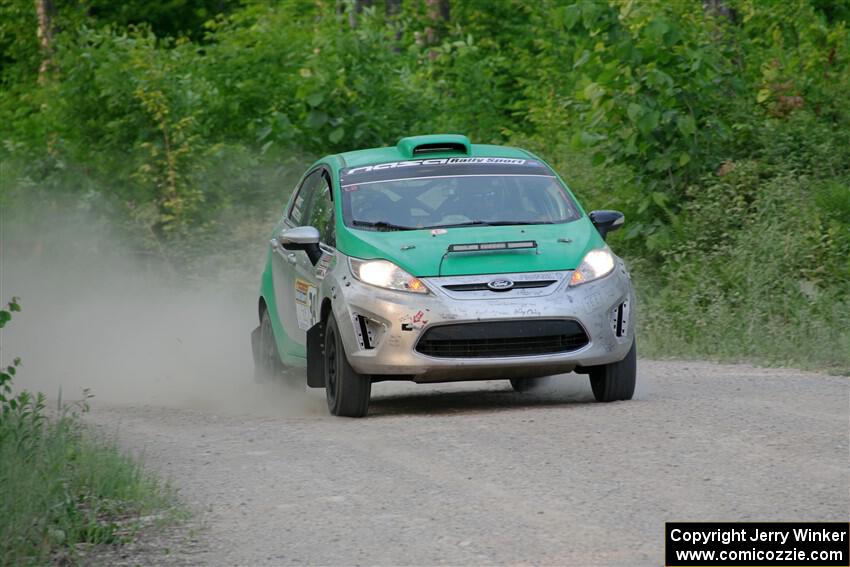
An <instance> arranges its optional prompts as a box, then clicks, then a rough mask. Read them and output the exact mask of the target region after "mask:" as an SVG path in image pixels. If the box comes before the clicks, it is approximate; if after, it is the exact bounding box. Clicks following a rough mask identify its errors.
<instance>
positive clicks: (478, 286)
mask: <svg viewBox="0 0 850 567" xmlns="http://www.w3.org/2000/svg"><path fill="white" fill-rule="evenodd" d="M557 281H558V280H529V281H519V282H514V286H513V287H512V288H511V289H533V288H537V287H548V286H550V285H552V284H553V283H555V282H557ZM443 288H445V289H447V290H449V291H493V290H491V289H490V288H489V287H487V282H475V283H464V284H446V285H444V286H443Z"/></svg>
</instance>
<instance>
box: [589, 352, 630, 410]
mask: <svg viewBox="0 0 850 567" xmlns="http://www.w3.org/2000/svg"><path fill="white" fill-rule="evenodd" d="M636 344H637V342H636V341H632V348H630V349H629V353H628V354H627V355H626V358H624V359H623V360H621V361H619V362H612V363H611V364H603V365H601V366H594V367H591V368H590V369H589V370H590V372H589V374H590V387H591V389H592V390H593V397H594V398H596V401H597V402H615V401H617V400H631V399H632V396H633V395H634V393H635V382H636V378H637V346H636Z"/></svg>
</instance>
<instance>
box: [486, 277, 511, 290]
mask: <svg viewBox="0 0 850 567" xmlns="http://www.w3.org/2000/svg"><path fill="white" fill-rule="evenodd" d="M487 287H489V288H490V289H491V290H492V291H509V290H511V289H513V288H514V282H512V281H511V280H506V279H501V280H491V281H490V282H488V283H487Z"/></svg>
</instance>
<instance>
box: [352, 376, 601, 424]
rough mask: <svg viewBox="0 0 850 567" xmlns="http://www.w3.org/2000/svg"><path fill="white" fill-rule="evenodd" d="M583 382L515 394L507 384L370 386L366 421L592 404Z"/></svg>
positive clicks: (548, 382) (564, 380)
mask: <svg viewBox="0 0 850 567" xmlns="http://www.w3.org/2000/svg"><path fill="white" fill-rule="evenodd" d="M586 380H587V379H586V378H585V377H584V376H577V375H570V376H569V377H568V376H555V377H549V378H546V379H545V380H544V381H543V382H541V383H540V385H538V386H536V387H534V388H533V389H532V390H530V391H528V392H515V391H514V390H513V389H512V388H511V386H510V384H509V383H508V381H507V380H497V381H496V380H494V381H486V382H461V383H451V384H427V385H426V384H405V385H404V386H402V385H401V384H392V385H391V386H389V387H384V388H382V387H381V386H382V385H383V384H386V383H380V384H376V385H375V386H373V390H372V400H371V404H370V406H369V417H370V418H373V417H381V416H393V415H403V414H407V415H445V414H461V413H491V412H502V411H511V410H521V409H527V408H532V407H552V406H564V407H566V406H581V405H589V404H595V402H594V400H593V394H592V392H591V390H590V386H589V385H588V384H586ZM419 389H421V391H417V390H419ZM393 390H395V391H393Z"/></svg>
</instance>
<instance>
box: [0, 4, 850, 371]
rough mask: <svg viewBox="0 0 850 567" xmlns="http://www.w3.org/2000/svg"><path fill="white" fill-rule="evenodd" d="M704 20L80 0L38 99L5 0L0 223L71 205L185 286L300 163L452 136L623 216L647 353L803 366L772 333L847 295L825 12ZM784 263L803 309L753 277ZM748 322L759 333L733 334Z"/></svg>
mask: <svg viewBox="0 0 850 567" xmlns="http://www.w3.org/2000/svg"><path fill="white" fill-rule="evenodd" d="M725 4H726V6H725V7H724V9H721V10H718V11H717V12H715V11H713V10H712V9H710V8H706V7H704V6H703V3H700V2H692V1H690V0H688V1H686V0H675V1H672V2H671V1H662V0H641V1H637V0H624V1H614V0H610V1H604V0H577V1H573V2H567V3H563V2H556V1H554V0H542V1H540V2H533V3H532V2H522V1H520V0H506V1H504V2H490V1H485V0H469V1H467V2H452V3H451V4H450V8H451V10H450V14H449V15H448V17H446V16H447V14H445V13H441V12H440V10H439V6H440V5H442V4H441V3H424V2H405V3H401V4H400V3H398V2H390V1H384V2H381V1H376V2H359V1H354V0H335V1H327V0H323V1H320V2H315V1H313V0H288V1H286V2H279V3H274V4H268V3H253V2H248V3H242V4H237V3H233V2H215V3H213V2H199V3H188V2H182V1H176V2H169V3H166V4H160V5H157V6H153V5H150V3H140V2H129V3H124V4H122V5H121V6H113V5H111V4H110V5H108V6H107V4H106V3H103V2H100V1H99V0H84V1H82V2H79V3H75V4H73V5H61V6H60V7H59V10H58V12H57V14H56V15H55V18H56V22H57V25H56V29H55V31H56V34H55V37H54V43H55V45H54V60H55V66H54V67H55V70H54V72H53V73H52V74H51V75H50V76H49V77H48V78H47V80H44V81H43V82H42V83H38V82H37V81H36V77H37V67H38V64H39V62H40V61H41V57H42V55H43V54H40V53H39V47H38V44H37V42H36V41H35V40H34V36H35V34H34V33H33V31H34V30H33V28H34V26H35V19H34V15H33V13H32V8H31V4H29V3H27V2H25V1H24V0H6V1H5V3H4V4H2V5H0V14H2V15H3V16H4V17H3V18H0V46H2V48H3V62H4V68H3V71H2V79H0V81H2V83H0V84H2V86H3V90H2V91H0V142H2V145H0V168H3V172H4V173H5V175H3V176H2V177H5V179H3V178H0V202H6V201H9V200H10V199H13V198H20V197H21V196H22V195H37V196H38V197H39V198H41V199H45V200H47V201H49V202H55V201H56V199H57V198H56V195H58V194H59V193H72V194H74V195H75V198H76V199H77V200H79V201H81V202H84V203H86V206H91V207H93V208H99V209H100V210H101V211H103V214H104V215H108V216H110V217H111V218H112V219H113V222H115V223H116V224H119V225H121V226H122V227H123V229H125V230H126V232H127V233H128V234H129V235H130V236H131V238H133V239H134V240H135V241H138V242H139V243H140V246H141V247H143V248H144V249H145V251H147V252H153V253H154V254H155V255H156V256H158V257H160V258H161V259H162V260H163V261H164V262H166V263H169V264H171V265H174V266H184V267H185V269H186V270H187V271H191V269H192V267H193V266H195V265H196V259H197V258H198V257H200V256H202V255H205V254H210V253H217V254H224V253H226V251H227V250H230V251H235V250H236V246H237V244H236V243H241V242H246V241H250V236H249V235H250V234H251V233H252V230H256V227H257V226H258V225H260V224H262V223H263V222H266V220H267V219H270V218H273V217H275V216H276V215H277V214H278V212H279V207H280V205H281V204H282V202H283V201H284V199H285V196H286V195H287V194H288V191H289V190H290V189H291V187H292V183H293V181H294V178H295V177H297V175H298V173H299V169H300V168H301V167H302V165H303V164H304V163H305V162H307V161H309V159H310V157H311V156H315V155H321V154H325V153H328V152H334V151H341V150H346V149H353V148H360V147H367V146H375V145H383V144H392V143H394V142H395V141H396V140H397V139H398V138H399V137H401V136H404V135H410V134H421V133H428V132H436V131H446V132H461V133H466V134H468V135H470V136H471V137H472V138H473V139H474V140H475V141H477V142H491V143H509V144H511V143H512V144H517V145H522V146H523V147H528V148H530V149H532V150H534V151H536V152H537V153H539V154H540V155H542V156H543V157H544V158H546V159H547V160H549V161H550V162H552V163H553V164H554V165H555V166H556V167H558V168H559V169H560V170H561V172H562V173H563V175H564V177H565V178H566V179H567V180H568V182H570V184H571V185H572V186H573V188H574V189H576V190H577V191H578V193H579V195H580V196H581V197H582V198H583V200H584V202H585V204H586V205H588V207H589V208H601V207H616V208H620V209H622V210H624V211H625V212H626V214H627V218H628V219H629V220H628V224H627V227H626V229H625V230H624V231H622V233H617V234H615V235H613V236H612V238H613V242H614V244H615V246H616V247H617V249H618V250H619V251H623V252H625V254H626V255H627V257H628V258H629V259H630V260H631V261H632V262H633V264H634V265H635V267H636V273H637V274H636V275H637V278H636V279H637V280H638V281H641V280H644V281H647V282H651V283H650V285H646V286H643V290H642V293H641V295H642V298H643V300H644V301H645V302H646V303H647V304H649V305H651V306H652V309H651V313H650V314H649V315H645V317H646V319H645V321H646V326H645V328H644V332H645V333H646V334H647V337H648V339H647V341H648V342H653V343H655V344H658V345H664V346H663V347H659V348H657V349H656V350H655V352H656V353H676V352H682V353H684V352H687V353H691V354H700V353H702V354H706V353H709V354H710V353H716V354H717V355H718V356H720V355H721V354H722V353H724V352H725V353H727V354H728V355H729V356H756V355H757V354H758V353H762V354H764V355H765V356H768V355H767V354H766V353H768V352H774V353H775V354H774V355H769V356H770V357H772V359H774V360H784V359H783V358H782V356H780V354H781V353H780V351H781V349H780V348H776V349H773V350H771V349H770V347H771V345H780V344H783V342H789V341H795V344H797V345H808V346H800V352H799V353H798V354H795V355H794V359H795V360H796V361H798V363H800V364H802V363H805V361H806V360H807V359H806V357H805V355H804V352H805V351H806V349H807V348H810V349H812V350H816V349H817V347H818V346H819V345H820V344H823V343H824V342H828V341H825V340H824V339H822V338H817V339H816V338H812V339H810V340H809V339H805V340H800V339H799V336H798V335H799V333H798V331H799V328H798V327H795V323H794V322H795V321H804V326H805V325H809V324H811V333H810V336H812V337H815V336H816V335H818V333H826V334H825V335H824V336H827V335H829V334H830V332H832V333H833V334H834V336H836V337H844V336H845V335H844V334H842V333H843V331H842V330H841V327H840V322H838V319H836V318H835V317H834V314H835V313H836V312H837V311H836V310H832V311H830V310H829V309H827V308H826V305H828V302H829V299H828V298H835V297H840V296H841V292H842V291H844V292H846V289H848V287H849V286H850V278H848V275H847V272H846V270H845V267H846V260H845V258H846V257H847V250H848V248H847V246H848V240H850V237H848V236H847V226H848V216H847V215H848V212H847V211H848V206H850V205H848V203H850V197H848V186H847V179H848V167H850V166H849V165H848V164H850V155H848V148H850V140H848V132H850V107H848V106H847V104H846V100H845V99H846V93H847V92H850V36H848V32H847V15H848V4H847V2H845V1H842V2H822V1H820V0H790V1H788V2H783V3H765V2H760V1H757V0H742V1H741V2H735V3H725ZM204 19H206V21H204V22H203V23H202V24H201V23H200V22H201V21H202V20H204ZM26 28H29V29H26ZM782 187H787V188H788V190H787V191H782V190H781V189H782ZM800 211H803V212H804V213H805V214H804V215H802V216H801V214H800ZM801 219H803V220H801ZM801 223H802V224H801ZM768 234H769V235H770V236H771V238H770V239H767V238H766V235H768ZM791 237H793V238H794V240H793V246H792V243H791V241H788V238H791ZM767 240H769V242H771V243H774V244H775V243H778V242H787V246H791V247H792V248H793V249H788V250H786V248H785V247H782V246H779V245H776V246H773V245H771V246H768V244H767V243H766V241H767ZM756 258H759V261H760V262H762V263H764V264H765V265H767V266H768V267H767V268H759V267H758V264H757V263H756ZM789 262H791V263H793V266H794V268H793V269H794V270H795V271H794V276H793V277H792V278H791V279H793V278H799V279H800V281H801V282H802V284H801V285H802V286H803V287H802V288H801V287H799V285H797V284H796V283H795V284H793V285H792V284H791V283H789V281H790V280H788V277H786V278H785V279H783V285H779V284H778V283H770V281H768V278H769V277H777V278H778V277H780V276H779V274H780V273H785V272H784V270H785V269H788V267H789V265H790V264H789ZM774 268H776V269H774ZM708 270H717V272H718V273H717V274H714V275H713V276H711V277H710V276H709V273H708ZM750 270H755V271H757V272H758V273H757V274H754V275H752V276H749V275H748V276H746V277H738V278H732V277H731V276H730V275H729V274H733V273H739V274H740V273H746V272H748V271H750ZM768 274H769V276H768ZM786 280H788V281H786ZM709 282H715V283H716V282H722V285H714V286H713V287H712V285H711V284H710V283H709ZM798 283H799V282H798ZM812 286H814V287H812ZM766 289H769V291H770V294H772V297H771V298H770V300H768V299H765V300H764V301H765V302H767V301H770V302H771V304H770V305H768V304H767V303H765V304H764V305H757V304H756V303H754V302H755V301H756V299H757V298H758V297H763V295H759V294H762V293H763V292H764V291H765V290H766ZM801 290H802V291H801ZM813 290H814V291H813ZM845 295H846V293H845ZM813 298H816V300H814V299H813ZM839 303H840V305H842V306H843V305H844V303H841V302H839ZM777 304H781V305H783V306H784V307H783V309H784V310H785V311H783V312H782V314H777V313H778V312H776V311H775V308H774V306H775V305H777ZM692 308H699V309H701V312H703V313H705V315H704V316H702V317H701V318H698V319H699V320H700V321H702V322H701V323H699V324H697V323H696V322H695V321H696V319H694V317H693V314H692V313H691V312H690V311H689V310H690V309H692ZM842 308H843V307H842ZM786 312H787V313H786ZM644 313H646V311H644ZM754 313H756V314H759V316H762V317H765V318H768V319H770V320H771V321H772V322H773V323H772V324H773V326H772V331H771V333H773V334H771V333H768V334H758V333H757V330H756V328H755V326H748V325H734V324H733V321H735V320H736V318H740V317H743V318H744V319H742V320H749V318H750V317H752V316H754V315H752V314H754ZM780 315H781V316H780ZM810 322H812V323H810ZM730 326H731V327H734V328H735V333H738V334H737V335H736V334H735V333H732V334H730V335H728V336H730V337H732V338H730V339H729V342H728V347H729V348H726V347H724V346H722V345H720V343H719V342H718V340H719V338H720V337H722V336H727V335H726V334H724V332H725V331H724V330H725V329H727V328H728V327H730ZM806 328H808V327H806ZM783 333H784V334H783ZM709 336H711V337H713V338H712V341H713V342H712V344H711V345H707V344H706V341H707V339H706V337H709ZM807 336H809V335H807ZM818 336H819V335H818ZM665 337H670V339H669V340H666V339H665ZM672 337H675V340H673V338H672ZM764 337H771V339H770V341H766V340H764ZM839 340H844V339H839ZM733 342H734V343H735V344H734V345H733V344H732V343H733ZM719 345H720V346H719ZM746 345H750V346H749V347H746ZM754 345H756V346H754ZM733 347H734V348H733ZM745 347H746V348H745ZM750 347H751V348H750ZM827 350H829V349H827ZM832 350H833V351H834V350H835V349H832ZM787 352H790V350H788V351H787ZM809 361H810V362H811V363H813V364H815V363H816V364H821V365H833V366H846V364H847V363H846V358H842V357H841V356H838V355H831V356H830V355H829V354H828V352H827V351H826V350H825V351H824V354H823V356H821V355H815V354H813V355H812V357H811V359H810V360H809ZM815 361H816V362H815Z"/></svg>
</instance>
